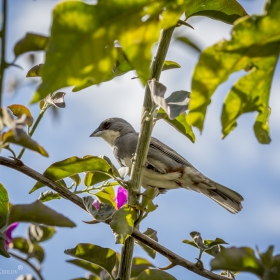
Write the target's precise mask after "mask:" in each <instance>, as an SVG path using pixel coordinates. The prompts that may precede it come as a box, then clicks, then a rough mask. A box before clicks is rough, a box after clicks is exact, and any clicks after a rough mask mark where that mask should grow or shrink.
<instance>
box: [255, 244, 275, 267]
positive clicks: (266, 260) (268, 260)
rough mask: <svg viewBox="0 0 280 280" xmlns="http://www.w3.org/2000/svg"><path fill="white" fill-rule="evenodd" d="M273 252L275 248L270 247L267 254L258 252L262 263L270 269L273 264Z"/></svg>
mask: <svg viewBox="0 0 280 280" xmlns="http://www.w3.org/2000/svg"><path fill="white" fill-rule="evenodd" d="M273 250H274V246H269V248H268V250H267V251H266V252H265V253H261V252H258V255H259V257H260V259H261V261H262V263H263V264H264V265H265V266H266V267H268V268H270V267H271V264H272V260H273Z"/></svg>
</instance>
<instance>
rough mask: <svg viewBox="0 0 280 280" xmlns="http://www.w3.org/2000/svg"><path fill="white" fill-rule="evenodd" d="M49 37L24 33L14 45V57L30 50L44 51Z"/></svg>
mask: <svg viewBox="0 0 280 280" xmlns="http://www.w3.org/2000/svg"><path fill="white" fill-rule="evenodd" d="M48 42H49V37H47V36H44V35H39V34H34V33H26V35H25V36H24V37H23V38H22V39H20V40H19V41H18V42H17V43H16V44H15V47H14V54H15V56H16V57H18V56H19V55H21V54H23V53H26V52H31V51H44V50H45V49H46V47H47V45H48Z"/></svg>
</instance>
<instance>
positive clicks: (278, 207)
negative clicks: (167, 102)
mask: <svg viewBox="0 0 280 280" xmlns="http://www.w3.org/2000/svg"><path fill="white" fill-rule="evenodd" d="M56 3H58V1H51V0H38V1H32V0H9V1H8V7H9V15H8V16H9V18H8V19H9V21H8V41H7V56H8V61H12V59H13V52H12V49H13V46H14V44H15V42H16V41H18V40H19V39H20V38H21V37H23V36H24V34H25V33H26V32H38V33H41V34H46V35H47V34H49V29H50V24H51V9H52V8H53V7H54V6H55V5H56ZM240 3H241V4H242V5H243V6H244V7H245V9H246V10H247V12H248V13H249V14H252V13H261V12H262V9H263V5H264V1H257V0H256V1H240ZM190 23H191V24H192V25H193V26H194V28H195V30H191V29H188V28H186V27H184V28H183V29H182V32H184V33H185V34H188V35H190V36H192V37H193V38H196V39H197V40H198V42H200V44H201V46H202V47H203V48H205V47H207V46H209V45H211V44H213V43H215V42H217V41H218V40H221V39H223V38H225V39H228V38H230V30H231V26H229V25H226V24H223V23H221V22H217V21H213V20H210V19H206V18H193V19H191V20H190ZM167 59H168V60H174V61H176V62H178V63H180V64H181V66H182V68H181V69H178V70H170V71H165V72H164V73H163V74H162V76H161V82H162V83H164V84H165V85H166V86H167V94H169V93H171V92H173V91H175V90H188V91H189V90H190V84H191V75H192V72H193V69H194V66H195V64H196V62H197V60H198V55H197V54H196V53H195V52H194V51H192V50H190V49H188V48H186V47H183V46H182V45H180V44H179V43H176V42H173V43H172V44H171V47H170V51H169V53H168V55H167ZM42 61H43V56H42V55H40V56H39V58H38V61H37V63H40V62H42ZM17 63H18V64H19V65H21V66H22V67H23V68H24V71H22V70H19V69H15V68H13V69H12V68H11V69H9V70H8V71H7V73H6V77H5V80H6V82H7V81H12V80H13V79H14V77H20V78H22V80H23V83H24V86H22V87H20V88H19V89H18V90H16V92H15V93H14V94H11V93H6V95H5V96H4V106H8V105H10V104H15V103H21V104H28V101H29V100H30V99H31V96H32V94H33V92H34V90H35V88H34V86H32V85H30V81H29V80H27V79H25V78H24V76H25V74H26V72H27V71H28V70H29V68H30V65H28V63H27V60H26V58H24V57H21V58H19V59H18V61H17ZM279 74H280V69H279V65H278V67H277V69H276V72H275V75H274V80H273V84H272V89H271V99H270V106H271V110H272V113H271V116H270V128H271V138H272V142H271V143H270V144H269V145H261V144H259V143H258V142H257V140H256V138H255V136H254V133H253V124H254V119H255V118H256V113H252V114H247V115H244V116H242V117H241V118H239V120H238V127H237V128H236V129H235V130H234V131H233V132H232V133H231V134H230V135H229V136H228V137H227V138H226V139H224V140H222V139H221V124H220V114H221V108H222V102H223V100H224V98H225V96H226V94H227V92H228V91H229V89H230V87H231V85H232V84H233V83H234V82H235V81H236V80H237V78H238V77H240V76H241V75H243V73H237V74H234V75H232V76H231V77H230V79H229V80H228V81H227V82H226V83H224V84H223V85H221V86H220V87H219V88H218V90H217V92H216V93H215V95H214V96H213V99H212V103H211V105H210V106H209V109H208V111H207V117H206V123H205V128H204V131H203V133H202V134H201V135H200V133H199V132H198V131H197V130H196V131H195V133H196V137H197V141H196V143H195V144H192V143H191V142H190V141H189V140H188V139H187V138H185V137H184V136H183V135H180V134H178V133H177V131H175V130H174V129H173V128H172V127H170V126H168V124H166V123H164V122H163V121H160V122H158V123H157V125H156V126H155V129H154V131H153V136H154V137H156V138H158V139H160V140H161V141H162V142H164V143H166V144H167V145H169V146H170V147H172V148H173V149H175V150H176V151H177V152H179V153H180V154H181V155H182V156H184V157H185V158H186V159H187V160H188V161H190V162H191V163H192V164H193V165H194V166H195V167H196V168H197V169H198V170H200V171H201V172H202V173H203V174H205V175H206V176H207V177H209V178H211V179H213V180H215V181H217V182H219V183H221V184H223V185H226V186H227V187H229V188H232V189H234V190H236V191H237V192H239V193H240V194H242V196H243V197H244V199H245V201H244V203H243V207H244V208H243V210H242V211H241V212H240V213H238V214H237V215H232V214H230V213H229V212H227V211H226V210H224V209H223V208H221V207H220V206H219V205H217V204H215V203H214V202H213V201H211V200H210V199H208V198H206V197H204V196H203V195H200V194H198V193H195V192H189V191H186V190H174V191H169V192H167V194H165V195H160V196H158V197H157V198H156V199H155V203H156V204H158V206H159V207H158V209H157V210H156V211H155V212H153V213H151V214H150V216H149V217H148V218H147V219H146V220H144V222H143V223H142V224H141V230H143V231H144V230H146V228H147V227H151V228H153V229H155V230H157V231H158V237H159V242H160V243H161V244H162V245H164V246H166V247H167V248H169V249H171V250H173V251H174V252H176V253H178V254H180V255H182V256H183V257H185V258H186V259H188V260H190V261H193V262H195V258H196V257H197V256H198V251H196V250H195V249H194V248H192V247H189V246H187V245H185V244H183V243H182V240H183V239H190V236H189V233H190V232H191V231H199V232H200V233H201V234H202V237H203V238H205V239H215V238H216V237H220V238H222V239H224V240H225V241H227V242H228V243H229V245H230V246H250V247H253V248H255V247H256V246H258V247H259V249H260V250H261V251H264V250H266V249H267V248H268V246H269V245H275V253H278V254H279V253H280V242H279V241H280V219H279V214H280V190H279V187H280V127H279V120H280V110H279V104H280V95H279V87H280V81H279ZM131 77H133V73H132V72H130V73H128V74H126V75H124V76H122V77H119V78H117V79H115V80H114V81H111V82H108V83H104V84H101V85H100V86H94V87H90V88H88V89H86V90H83V91H81V92H77V93H72V92H71V89H70V88H67V89H64V91H65V92H66V93H67V94H66V108H65V109H63V110H59V117H58V118H57V119H56V118H54V117H53V115H52V112H51V110H49V111H48V112H47V113H46V114H45V116H44V118H43V120H42V122H41V124H40V126H39V127H38V129H37V131H36V132H35V134H34V139H35V140H36V141H38V142H39V143H40V144H41V145H42V146H43V147H44V148H45V149H46V150H47V151H48V153H49V155H50V157H49V158H43V157H42V156H40V155H38V154H35V153H33V152H30V151H27V152H26V154H25V155H24V156H23V161H24V162H25V164H26V165H28V166H30V167H31V168H34V169H36V170H37V171H39V172H43V171H44V170H45V169H46V168H47V167H48V166H49V165H50V164H51V163H53V162H55V161H60V160H63V159H65V158H68V157H71V156H80V157H82V156H84V155H87V154H91V155H100V154H105V155H107V156H109V157H110V158H111V159H112V160H113V162H114V163H115V164H116V165H117V166H118V164H117V162H116V161H115V159H114V158H113V154H112V151H111V149H110V147H109V146H108V144H107V143H105V142H104V141H102V140H101V139H96V138H90V137H89V135H90V134H91V133H92V132H93V130H94V129H95V128H96V127H97V126H98V125H99V123H100V122H101V121H103V120H104V119H105V118H107V117H122V118H124V119H126V120H128V121H129V122H130V123H131V124H132V125H133V126H134V127H135V129H136V130H138V129H139V123H140V114H141V110H142V108H141V106H142V101H143V96H144V90H143V87H142V85H141V84H140V82H139V81H137V79H136V80H135V79H134V80H131ZM31 110H32V113H33V116H36V115H38V112H39V109H38V106H37V105H32V107H31ZM15 150H17V151H18V150H19V149H17V148H16V149H15ZM1 155H4V156H9V155H10V154H8V153H7V152H5V151H3V152H2V154H1ZM0 182H1V183H2V184H3V185H4V186H5V187H6V188H7V189H8V191H9V195H10V201H11V202H12V203H14V204H16V203H18V204H21V203H31V202H33V201H34V200H35V199H37V198H38V197H39V194H40V191H37V192H35V193H33V194H31V195H29V194H28V192H29V190H30V189H31V188H32V187H33V185H34V184H35V181H34V180H32V179H30V178H29V177H27V176H25V175H23V174H18V173H16V171H14V170H10V169H7V168H5V167H2V166H0ZM45 190H47V188H45V189H42V191H45ZM47 205H48V206H50V207H52V208H53V209H55V210H56V211H58V212H60V213H62V214H64V215H65V216H67V217H69V218H71V219H72V220H73V221H75V223H76V224H77V227H76V228H74V229H66V228H57V233H56V235H55V236H54V238H52V239H51V240H50V241H47V242H45V243H42V246H43V247H44V249H45V252H46V260H45V262H44V263H43V276H45V278H46V279H73V278H75V277H79V276H84V275H85V274H86V271H84V270H82V269H79V268H76V267H74V266H73V265H71V264H67V263H66V262H65V260H66V259H71V258H69V257H68V256H67V255H65V254H64V250H65V249H69V248H73V247H75V246H76V245H77V244H78V243H93V244H97V245H99V246H103V247H110V248H113V249H115V250H116V251H120V249H121V247H120V245H115V244H114V236H113V234H112V232H111V230H110V228H109V227H108V226H106V225H94V226H92V225H86V224H84V223H83V222H82V221H83V220H89V219H90V217H89V215H87V214H86V213H85V212H84V211H82V210H80V209H79V208H77V207H76V206H75V205H73V204H71V203H70V202H68V201H65V200H57V201H51V202H48V203H47ZM26 228H27V225H25V224H22V225H20V226H19V227H18V229H17V230H16V231H15V234H14V236H25V235H26ZM135 256H141V257H147V256H146V254H145V253H144V252H143V251H142V250H141V249H140V248H139V247H137V246H136V248H135ZM147 258H148V257H147ZM209 259H210V258H208V257H207V256H203V261H204V265H205V267H206V268H209ZM151 261H152V262H153V263H154V264H155V265H156V266H159V267H164V266H166V265H167V264H168V261H167V260H166V259H165V258H164V257H162V256H160V255H157V257H156V259H155V260H151ZM20 264H21V263H20V262H19V261H18V260H15V259H13V258H10V259H4V258H1V259H0V269H2V270H4V269H5V270H8V269H10V270H16V269H17V267H18V265H20ZM22 265H23V270H21V272H22V273H29V272H30V270H29V268H28V267H27V266H26V265H25V264H22ZM169 272H170V273H171V274H173V275H174V276H175V277H176V278H177V279H178V280H183V279H186V278H187V277H190V279H194V280H196V279H202V278H201V277H200V276H198V275H195V274H192V273H190V272H188V271H187V270H185V269H183V268H177V267H175V268H173V269H171V270H170V271H169ZM18 273H20V272H19V271H18ZM54 273H55V275H56V276H55V278H54ZM15 278H16V277H15V275H5V279H7V280H12V279H15ZM237 279H240V280H245V279H246V280H247V279H248V280H250V279H256V277H254V276H251V275H250V276H249V275H247V274H240V275H238V277H237Z"/></svg>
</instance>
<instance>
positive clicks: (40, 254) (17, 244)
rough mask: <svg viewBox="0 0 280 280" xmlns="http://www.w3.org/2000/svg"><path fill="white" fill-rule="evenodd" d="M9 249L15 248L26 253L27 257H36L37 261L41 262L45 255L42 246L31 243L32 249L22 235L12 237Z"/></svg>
mask: <svg viewBox="0 0 280 280" xmlns="http://www.w3.org/2000/svg"><path fill="white" fill-rule="evenodd" d="M10 247H11V249H16V250H18V251H20V252H21V253H24V254H26V255H27V256H28V257H29V258H36V259H37V260H38V261H39V262H42V261H43V260H44V257H45V253H44V250H43V248H42V247H41V246H40V245H39V244H33V246H32V250H30V246H29V243H28V241H27V240H26V239H25V238H23V237H15V238H13V242H12V243H11V244H10Z"/></svg>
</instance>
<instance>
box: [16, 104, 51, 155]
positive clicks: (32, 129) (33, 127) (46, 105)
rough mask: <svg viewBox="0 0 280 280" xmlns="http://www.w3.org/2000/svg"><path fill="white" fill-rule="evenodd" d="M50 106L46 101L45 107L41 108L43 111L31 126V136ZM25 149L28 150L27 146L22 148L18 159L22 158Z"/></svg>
mask: <svg viewBox="0 0 280 280" xmlns="http://www.w3.org/2000/svg"><path fill="white" fill-rule="evenodd" d="M49 107H50V106H49V105H48V104H47V102H45V103H44V105H43V107H42V109H41V111H40V114H39V116H38V118H37V120H36V121H35V123H34V124H33V126H32V128H31V131H30V133H29V136H30V137H31V136H32V135H33V133H34V132H35V130H36V128H37V126H38V124H39V123H40V121H41V119H42V118H43V116H44V114H45V112H46V111H47V109H48V108H49ZM25 150H26V149H25V148H22V149H21V151H20V153H19V155H18V157H17V158H18V159H21V157H22V156H23V154H24V152H25Z"/></svg>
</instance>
